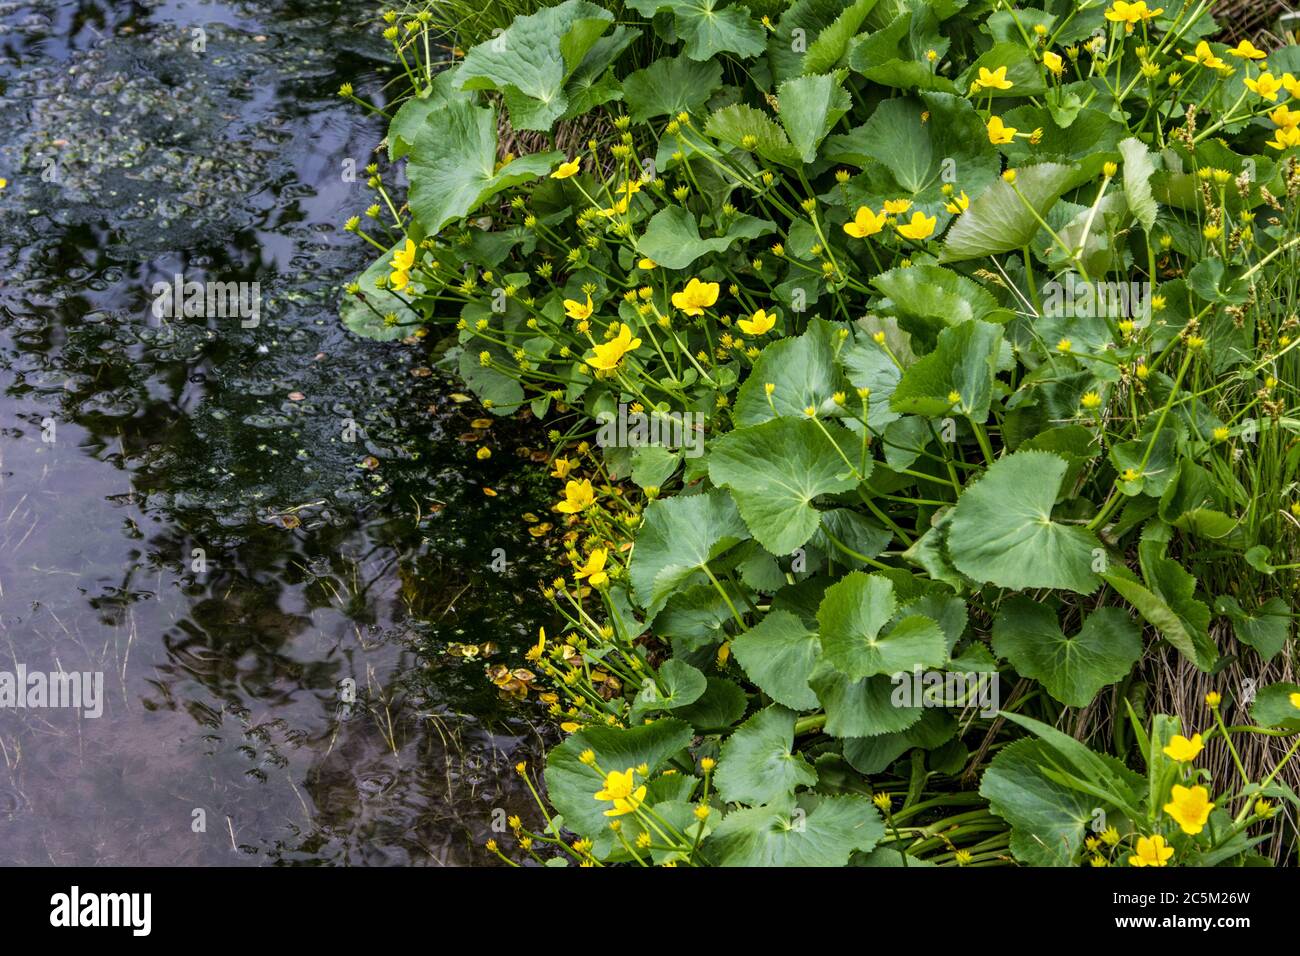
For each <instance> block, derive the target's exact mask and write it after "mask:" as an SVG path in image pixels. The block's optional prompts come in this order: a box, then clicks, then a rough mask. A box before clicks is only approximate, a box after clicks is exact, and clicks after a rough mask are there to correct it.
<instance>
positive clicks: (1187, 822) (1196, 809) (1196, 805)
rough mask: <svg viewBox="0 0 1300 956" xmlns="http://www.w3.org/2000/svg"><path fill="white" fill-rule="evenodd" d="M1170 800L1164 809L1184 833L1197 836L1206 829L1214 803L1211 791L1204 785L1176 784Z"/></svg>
mask: <svg viewBox="0 0 1300 956" xmlns="http://www.w3.org/2000/svg"><path fill="white" fill-rule="evenodd" d="M1170 797H1171V798H1172V799H1170V801H1169V802H1168V803H1166V804H1165V806H1164V811H1165V813H1167V814H1169V815H1170V816H1171V817H1173V818H1174V820H1176V821H1177V823H1178V825H1179V826H1180V827H1182V829H1183V832H1184V833H1188V834H1191V835H1192V836H1195V835H1196V834H1198V833H1200V832H1201V831H1202V830H1203V829H1205V821H1206V820H1208V819H1209V818H1210V811H1211V810H1213V809H1214V804H1212V803H1211V802H1210V792H1209V791H1208V790H1206V789H1205V788H1204V787H1180V786H1179V785H1178V784H1174V789H1173V790H1172V792H1171V793H1170Z"/></svg>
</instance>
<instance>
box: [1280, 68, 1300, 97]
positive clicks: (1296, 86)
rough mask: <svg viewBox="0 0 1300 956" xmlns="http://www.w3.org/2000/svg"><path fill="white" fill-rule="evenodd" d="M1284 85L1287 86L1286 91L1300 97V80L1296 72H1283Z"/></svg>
mask: <svg viewBox="0 0 1300 956" xmlns="http://www.w3.org/2000/svg"><path fill="white" fill-rule="evenodd" d="M1282 85H1283V86H1284V87H1285V88H1286V91H1287V92H1288V93H1290V94H1291V95H1292V96H1294V97H1296V98H1297V99H1300V80H1297V79H1296V78H1295V74H1293V73H1283V74H1282Z"/></svg>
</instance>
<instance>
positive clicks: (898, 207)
mask: <svg viewBox="0 0 1300 956" xmlns="http://www.w3.org/2000/svg"><path fill="white" fill-rule="evenodd" d="M911 208H912V200H910V199H886V200H885V215H887V216H901V215H902V214H903V213H905V212H907V211H908V210H909V209H911Z"/></svg>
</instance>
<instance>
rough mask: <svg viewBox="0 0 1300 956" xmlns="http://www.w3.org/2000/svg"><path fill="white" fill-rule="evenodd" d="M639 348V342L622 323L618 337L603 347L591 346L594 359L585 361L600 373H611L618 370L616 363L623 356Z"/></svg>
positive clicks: (621, 359)
mask: <svg viewBox="0 0 1300 956" xmlns="http://www.w3.org/2000/svg"><path fill="white" fill-rule="evenodd" d="M640 347H641V340H640V339H634V338H632V329H631V328H630V327H629V326H628V325H627V324H626V323H624V324H623V325H622V326H621V327H620V328H619V330H618V335H616V336H615V337H614V338H612V339H610V340H609V341H608V342H606V343H604V344H603V345H593V346H592V347H591V350H592V351H593V352H595V353H596V355H595V357H594V358H589V359H587V364H588V365H590V366H591V367H592V368H597V369H600V370H601V371H605V372H608V371H611V370H612V369H616V368H618V363H619V362H621V361H623V356H624V355H626V354H627V353H628V352H631V351H632V350H633V349H637V348H640Z"/></svg>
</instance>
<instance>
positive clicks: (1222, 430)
mask: <svg viewBox="0 0 1300 956" xmlns="http://www.w3.org/2000/svg"><path fill="white" fill-rule="evenodd" d="M1231 434H1232V432H1231V430H1229V428H1228V426H1227V425H1220V426H1219V427H1218V428H1216V429H1215V430H1214V440H1215V441H1227V440H1228V436H1229V435H1231Z"/></svg>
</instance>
